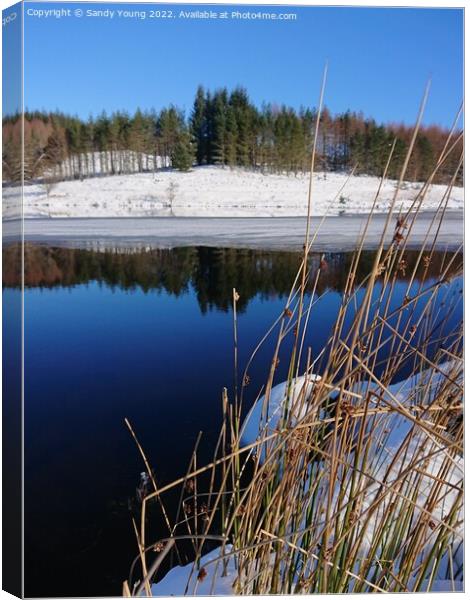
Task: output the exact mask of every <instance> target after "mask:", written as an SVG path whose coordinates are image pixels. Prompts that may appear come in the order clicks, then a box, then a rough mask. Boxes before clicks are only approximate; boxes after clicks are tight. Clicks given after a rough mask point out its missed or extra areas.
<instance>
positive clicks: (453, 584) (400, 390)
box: [151, 363, 463, 596]
mask: <svg viewBox="0 0 470 600" xmlns="http://www.w3.org/2000/svg"><path fill="white" fill-rule="evenodd" d="M450 368H451V363H444V364H441V365H440V369H441V370H442V371H443V372H449V371H450ZM442 378H443V376H442V375H441V374H439V373H435V372H434V373H433V372H431V371H424V372H423V373H420V374H418V375H414V376H411V377H408V378H407V379H405V380H403V381H401V382H398V383H395V384H393V385H391V386H389V388H388V390H389V392H390V394H392V395H393V396H394V397H395V399H396V400H397V401H398V402H400V403H404V404H405V403H406V402H407V401H409V400H410V397H411V396H412V395H413V393H414V392H415V391H416V390H418V389H419V388H421V389H426V395H427V398H428V400H429V399H430V398H431V397H432V394H433V392H434V390H436V388H437V387H438V385H439V384H440V383H441V382H442ZM319 379H320V378H319V377H318V376H316V375H311V376H309V377H308V378H306V377H305V376H302V377H298V378H297V379H295V380H294V382H293V385H292V387H291V388H290V390H289V393H287V392H286V382H283V383H281V384H279V385H277V386H275V387H274V388H273V389H272V390H271V394H270V401H269V406H268V407H267V411H268V420H269V424H268V427H269V429H274V428H275V427H276V424H277V422H278V421H279V419H280V417H281V414H282V410H283V407H285V406H286V404H287V403H288V404H289V405H290V406H292V405H293V403H296V401H297V400H300V402H299V410H298V411H297V412H296V418H299V419H300V418H302V416H304V415H305V414H306V413H307V411H308V405H307V403H306V402H305V401H304V398H305V396H306V395H307V394H308V393H309V391H311V389H312V385H314V383H315V381H318V380H319ZM362 387H364V386H361V384H359V385H358V386H356V387H355V391H356V392H359V391H360V390H361V388H362ZM420 400H421V401H423V400H424V399H423V398H422V397H421V398H420ZM263 403H264V397H262V398H260V399H259V400H258V401H257V403H256V404H255V406H254V408H253V410H252V412H251V413H250V414H249V415H248V416H247V418H246V420H245V423H244V425H243V430H244V431H243V433H242V439H243V443H245V444H248V443H250V442H252V441H254V440H255V439H256V438H257V437H258V435H259V429H260V418H261V416H262V407H263ZM395 425H396V427H395V431H394V435H393V436H391V437H390V438H389V440H388V442H387V445H388V447H389V449H390V450H391V449H393V448H394V447H395V446H396V445H398V444H399V443H400V441H401V440H402V439H403V438H404V436H405V435H406V433H407V432H408V431H409V429H410V427H411V425H410V423H409V422H408V421H407V420H406V419H404V418H399V419H398V421H397V422H396V424H395ZM422 442H423V440H422V439H421V440H420V441H418V440H417V441H416V444H418V443H419V444H422ZM411 454H413V452H411ZM410 460H411V459H410ZM454 460H455V465H456V466H455V468H454V470H453V471H451V472H450V473H448V475H447V481H448V484H449V486H454V485H455V486H457V487H458V486H459V482H460V479H461V477H462V475H463V459H462V458H461V457H460V458H459V457H457V458H456V459H454ZM442 461H443V457H442V455H437V456H435V458H434V459H433V461H432V464H431V465H428V466H427V467H426V471H427V473H428V474H429V475H430V476H431V477H432V476H438V474H439V471H440V468H441V465H442ZM405 467H406V465H402V469H403V468H405ZM386 468H387V465H386V464H383V465H382V467H381V469H380V471H379V473H383V475H384V476H385V472H386ZM395 471H396V469H395ZM394 474H395V475H398V473H394V470H393V469H392V471H391V473H389V475H388V479H387V481H388V482H390V481H393V476H394ZM384 478H385V477H384ZM377 486H378V484H377ZM377 486H375V487H374V489H372V490H371V493H370V494H368V498H369V499H370V501H373V498H374V494H375V491H376V488H377ZM431 489H432V480H431V479H430V478H423V480H422V483H421V486H420V489H419V495H418V497H417V498H415V502H416V504H417V505H418V506H420V505H425V504H426V499H427V496H428V495H429V493H430V492H431ZM455 493H456V492H455V491H454V492H452V491H451V492H450V493H448V494H447V496H446V497H444V498H442V499H441V501H440V502H438V503H437V506H436V510H435V514H434V516H435V517H436V519H437V520H439V519H441V518H443V515H445V514H446V513H447V512H448V511H449V510H450V508H451V505H452V503H453V501H454V497H455ZM368 501H369V500H368V499H365V503H364V504H365V506H366V505H367V503H368ZM380 510H381V508H380V507H379V508H378V510H377V515H378V513H380ZM462 518H463V511H461V514H460V515H459V520H461V519H462ZM373 527H374V523H373V520H372V522H371V523H370V524H369V526H368V532H369V534H370V533H372V530H373ZM457 529H458V530H459V531H460V533H461V534H463V527H462V526H461V525H459V526H458V527H457ZM231 551H232V547H231V546H229V545H227V546H226V553H227V552H228V553H230V552H231ZM453 552H455V554H454V559H453V560H454V566H455V568H457V567H459V566H460V565H461V564H462V563H463V547H462V545H460V544H459V545H457V546H455V544H454V548H453ZM221 556H222V549H221V548H218V549H215V550H213V551H212V552H209V553H208V554H206V555H204V556H202V558H201V559H200V564H199V566H198V567H196V566H195V565H194V563H190V564H188V565H186V566H184V567H175V568H174V569H172V570H171V571H170V572H169V573H167V574H166V576H165V577H164V578H163V579H162V581H160V582H159V583H157V584H154V585H152V588H151V591H152V594H153V595H154V596H182V595H217V596H225V595H234V594H235V591H234V583H235V580H236V578H237V568H236V563H235V560H234V558H233V556H232V557H229V558H228V559H226V561H225V565H226V570H225V572H224V576H222V566H221V564H222V560H221ZM447 561H448V559H447V557H446V556H445V555H444V556H443V557H442V559H441V562H440V564H439V565H438V568H437V573H436V579H435V580H434V581H433V582H432V584H431V585H430V586H429V587H430V591H433V592H452V591H463V581H462V580H461V579H460V578H459V579H458V580H455V581H452V580H450V579H448V577H447V575H446V567H447ZM200 568H204V569H205V571H206V573H207V575H206V576H205V578H204V579H203V580H202V581H198V578H197V575H198V573H199V569H200ZM408 583H409V585H412V584H413V577H411V578H410V581H409V582H408ZM428 584H429V581H427V580H425V581H424V582H423V584H422V586H421V589H422V590H425V589H426V588H427V587H428ZM351 585H353V582H352V583H351ZM351 589H352V588H351Z"/></svg>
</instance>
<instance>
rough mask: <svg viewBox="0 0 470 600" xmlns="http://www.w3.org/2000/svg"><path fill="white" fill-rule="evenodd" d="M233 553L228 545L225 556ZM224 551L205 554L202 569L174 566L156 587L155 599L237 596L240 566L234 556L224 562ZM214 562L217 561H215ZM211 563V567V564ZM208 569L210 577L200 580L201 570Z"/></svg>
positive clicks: (154, 587) (218, 550) (200, 566)
mask: <svg viewBox="0 0 470 600" xmlns="http://www.w3.org/2000/svg"><path fill="white" fill-rule="evenodd" d="M231 551H232V546H231V545H230V544H227V546H226V547H225V554H227V553H229V552H231ZM221 557H222V548H216V549H215V550H212V552H208V553H207V554H205V555H204V556H203V557H202V558H201V561H200V565H199V568H197V567H196V566H195V565H194V563H189V564H187V565H185V566H184V567H174V568H173V569H171V571H170V572H169V573H167V574H166V575H165V577H164V578H163V579H162V580H161V581H159V582H158V583H155V584H153V585H152V587H151V590H152V595H153V596H184V595H187V596H211V595H214V596H231V595H233V594H234V590H233V587H232V584H233V582H234V581H235V579H236V577H237V574H238V573H237V567H236V564H235V559H234V556H231V557H229V558H227V559H225V561H223V560H222V559H221ZM211 561H213V562H211ZM208 563H210V564H208ZM202 568H204V570H205V572H206V575H205V577H204V579H203V580H202V581H200V580H198V574H199V571H200V569H202Z"/></svg>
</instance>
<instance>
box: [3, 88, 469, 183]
mask: <svg viewBox="0 0 470 600" xmlns="http://www.w3.org/2000/svg"><path fill="white" fill-rule="evenodd" d="M316 118H317V112H316V110H315V109H314V108H313V109H310V108H300V109H299V110H294V109H293V108H290V107H287V106H278V105H276V104H263V106H261V108H258V107H256V106H255V105H254V104H253V102H252V101H251V100H250V98H249V96H248V93H247V92H246V90H245V89H243V88H241V87H237V88H235V89H233V90H232V91H229V90H227V89H226V88H223V89H219V90H216V91H214V92H211V91H209V90H205V89H204V88H203V87H202V86H200V87H199V88H198V89H197V91H196V95H195V99H194V104H193V107H192V110H191V111H190V114H189V115H188V116H185V114H184V113H183V111H181V110H180V109H178V108H177V107H176V106H173V105H172V106H170V107H167V108H164V109H162V110H160V111H155V110H150V111H141V110H140V109H137V110H136V111H135V113H134V114H132V115H131V114H129V113H127V112H124V111H117V112H114V113H112V114H110V115H108V114H107V113H106V112H103V113H101V114H100V115H98V116H96V117H90V118H89V119H88V120H83V119H79V118H78V117H72V116H69V115H65V114H63V113H60V112H53V113H45V112H40V111H35V112H27V113H26V114H25V121H24V132H25V149H24V172H25V179H26V180H33V179H36V178H38V177H46V178H49V179H54V178H55V179H80V178H84V177H94V176H98V175H114V174H130V173H143V172H151V171H156V170H159V169H169V168H173V169H179V170H182V171H187V170H189V169H191V168H192V167H193V166H194V165H220V166H224V167H243V168H248V169H253V170H260V171H262V172H264V173H286V174H294V175H297V174H299V173H305V172H308V171H309V169H310V160H311V151H312V145H313V138H314V128H315V121H316ZM319 123H320V128H319V137H318V142H317V157H316V168H317V170H319V171H323V172H325V173H328V172H344V171H348V170H350V169H351V168H352V167H353V166H354V167H355V168H356V173H358V174H366V175H375V176H380V175H381V174H382V173H383V170H384V167H385V165H386V163H387V159H388V156H389V154H390V150H391V148H392V145H393V143H394V142H395V149H394V152H393V156H392V159H391V162H390V166H389V171H388V174H389V177H390V178H395V179H396V178H398V176H399V173H400V170H401V166H402V164H403V161H404V159H405V156H406V152H407V149H408V147H409V144H410V141H411V137H412V133H413V128H412V127H411V126H406V125H403V124H400V125H397V124H386V125H384V124H379V123H377V122H376V121H375V120H374V119H370V118H365V117H364V115H363V114H362V113H356V112H351V111H346V112H344V113H341V114H338V115H332V114H331V113H330V111H329V110H328V108H324V109H323V110H322V112H321V114H320V121H319ZM20 125H21V123H20V119H19V118H18V116H16V117H9V118H7V119H4V121H3V140H4V143H3V167H4V168H3V172H4V179H6V180H8V181H18V180H19V179H20V178H21V148H20V144H19V139H20V137H19V136H20V132H21V126H20ZM448 135H449V131H448V130H445V129H443V128H441V127H439V126H429V127H424V128H422V129H421V131H420V132H419V134H418V137H417V140H416V144H415V148H414V151H413V153H412V156H411V160H410V163H409V167H408V171H407V175H406V178H407V179H408V180H411V181H424V180H426V179H427V177H428V176H429V175H430V173H431V172H432V171H433V169H434V167H435V165H436V162H437V159H438V157H439V155H440V153H441V152H442V149H443V148H444V146H445V143H446V140H447V136H448ZM458 135H459V134H458V133H455V134H454V136H453V140H452V142H451V143H453V142H456V141H457V137H458ZM461 151H462V144H461V140H458V143H456V145H455V147H454V149H453V151H452V152H451V154H450V156H449V157H448V160H447V161H446V163H445V164H444V165H443V166H442V167H441V168H440V169H439V171H438V172H437V174H436V177H435V179H434V180H435V181H436V182H438V183H447V182H448V181H450V179H451V177H452V176H453V174H454V172H455V171H456V170H457V168H458V165H459V160H460V154H461ZM462 177H463V173H462V169H460V171H459V175H458V179H457V181H458V183H460V184H461V183H462Z"/></svg>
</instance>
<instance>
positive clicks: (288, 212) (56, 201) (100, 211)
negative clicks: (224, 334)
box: [3, 167, 464, 218]
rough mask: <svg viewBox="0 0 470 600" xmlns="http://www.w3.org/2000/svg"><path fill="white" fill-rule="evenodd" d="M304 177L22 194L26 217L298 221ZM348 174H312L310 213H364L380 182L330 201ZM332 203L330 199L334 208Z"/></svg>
mask: <svg viewBox="0 0 470 600" xmlns="http://www.w3.org/2000/svg"><path fill="white" fill-rule="evenodd" d="M308 179H309V178H308V175H298V176H297V177H296V176H294V175H272V174H269V175H263V174H262V173H258V172H256V173H255V172H251V171H244V170H242V169H229V168H222V167H198V168H195V169H193V170H192V171H191V172H189V173H180V172H176V171H159V172H157V173H155V174H152V173H144V174H133V175H115V176H110V177H95V178H91V179H84V180H83V181H64V182H59V183H57V184H55V185H53V186H49V189H47V186H44V185H40V184H35V185H31V186H26V187H25V190H24V216H25V217H54V218H60V217H158V216H179V217H282V216H284V217H286V216H304V215H305V214H306V209H307V193H308ZM346 180H347V176H346V175H343V174H338V173H328V174H326V175H323V174H321V173H318V174H316V175H315V181H314V190H313V213H312V214H313V215H317V216H323V215H324V214H325V213H326V212H327V211H328V214H331V215H342V214H348V215H351V214H364V213H368V212H369V210H370V208H371V206H372V203H373V201H374V198H375V195H376V192H377V189H378V186H379V179H378V178H377V177H370V176H357V177H352V178H351V179H350V180H349V181H348V183H347V184H346V187H345V188H344V189H343V190H342V191H341V194H340V195H339V196H338V197H337V198H336V200H335V196H336V195H337V194H338V193H339V191H340V189H341V187H342V186H343V185H344V184H345V182H346ZM396 185H397V184H396V182H395V181H387V182H385V184H384V186H383V189H382V192H381V195H380V198H379V200H378V202H377V206H376V212H377V213H384V212H387V211H388V209H389V206H390V201H391V199H392V197H393V195H394V193H395V189H396ZM420 187H421V184H418V183H405V184H404V185H403V189H401V190H400V193H399V197H398V198H399V202H398V205H397V207H398V208H399V207H400V206H401V205H402V206H403V208H404V209H406V208H408V207H409V206H410V204H411V202H412V201H413V199H414V198H415V196H416V194H417V192H418V191H419V189H420ZM445 190H446V188H445V186H442V185H433V186H431V189H430V190H429V192H428V194H427V196H426V199H425V201H424V205H423V208H424V209H425V210H432V209H435V208H436V207H437V206H438V205H439V203H440V201H441V199H442V197H443V195H444V193H445ZM14 194H15V192H14V190H13V189H8V188H5V189H4V190H3V210H4V218H7V217H10V218H11V217H13V216H14V215H15V208H16V203H17V200H16V198H15V196H14ZM463 198H464V195H463V188H455V189H454V190H452V193H451V196H450V199H449V205H448V208H449V209H452V210H461V209H462V208H463ZM333 200H335V201H334V202H333Z"/></svg>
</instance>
